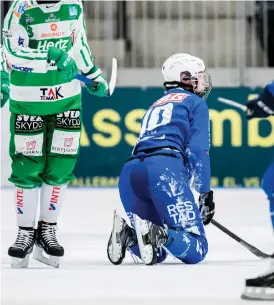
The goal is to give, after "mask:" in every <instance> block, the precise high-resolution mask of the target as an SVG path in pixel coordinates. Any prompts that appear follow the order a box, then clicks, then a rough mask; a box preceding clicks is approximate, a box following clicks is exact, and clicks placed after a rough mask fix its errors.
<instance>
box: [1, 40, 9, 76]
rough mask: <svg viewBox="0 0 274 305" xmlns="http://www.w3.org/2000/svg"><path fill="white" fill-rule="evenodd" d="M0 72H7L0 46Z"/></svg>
mask: <svg viewBox="0 0 274 305" xmlns="http://www.w3.org/2000/svg"><path fill="white" fill-rule="evenodd" d="M0 63H1V64H0V71H5V72H8V69H7V62H6V59H5V54H4V50H3V47H2V45H0Z"/></svg>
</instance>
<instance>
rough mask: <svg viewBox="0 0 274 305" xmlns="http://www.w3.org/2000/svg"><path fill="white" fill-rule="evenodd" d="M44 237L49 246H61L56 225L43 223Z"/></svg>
mask: <svg viewBox="0 0 274 305" xmlns="http://www.w3.org/2000/svg"><path fill="white" fill-rule="evenodd" d="M42 237H43V239H44V241H45V242H46V243H47V244H48V246H49V247H60V245H59V243H58V241H57V238H56V226H55V225H46V224H43V227H42Z"/></svg>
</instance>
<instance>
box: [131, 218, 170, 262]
mask: <svg viewBox="0 0 274 305" xmlns="http://www.w3.org/2000/svg"><path fill="white" fill-rule="evenodd" d="M134 224H135V230H136V235H137V240H138V245H139V249H140V253H141V257H142V261H143V262H144V263H145V264H146V265H154V264H156V262H157V253H158V248H159V247H161V246H163V245H164V244H165V243H166V241H167V238H168V235H167V230H166V229H165V228H163V227H160V226H156V225H154V224H153V223H152V222H150V221H148V220H143V219H141V218H140V217H139V216H137V215H135V214H134Z"/></svg>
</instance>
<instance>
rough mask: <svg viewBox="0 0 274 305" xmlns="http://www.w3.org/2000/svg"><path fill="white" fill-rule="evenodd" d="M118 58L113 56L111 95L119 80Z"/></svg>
mask: <svg viewBox="0 0 274 305" xmlns="http://www.w3.org/2000/svg"><path fill="white" fill-rule="evenodd" d="M117 69H118V64H117V59H116V58H112V72H111V78H110V81H109V96H111V95H112V94H113V92H114V89H115V86H116V80H117Z"/></svg>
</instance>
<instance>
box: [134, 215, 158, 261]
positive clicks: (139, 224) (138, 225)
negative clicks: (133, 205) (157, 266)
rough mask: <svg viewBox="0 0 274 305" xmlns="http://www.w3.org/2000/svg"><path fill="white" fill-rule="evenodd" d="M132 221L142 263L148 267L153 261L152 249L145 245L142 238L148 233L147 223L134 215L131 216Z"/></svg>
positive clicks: (150, 246)
mask: <svg viewBox="0 0 274 305" xmlns="http://www.w3.org/2000/svg"><path fill="white" fill-rule="evenodd" d="M133 219H134V225H135V230H136V235H137V240H138V245H139V250H140V254H141V258H142V261H143V263H145V264H146V265H150V264H151V263H152V261H153V247H152V245H150V244H148V245H145V244H144V240H143V236H144V235H146V234H147V233H148V232H149V227H148V221H147V220H143V219H141V218H140V217H139V216H138V215H136V214H133Z"/></svg>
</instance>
